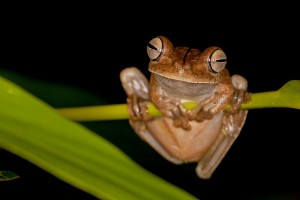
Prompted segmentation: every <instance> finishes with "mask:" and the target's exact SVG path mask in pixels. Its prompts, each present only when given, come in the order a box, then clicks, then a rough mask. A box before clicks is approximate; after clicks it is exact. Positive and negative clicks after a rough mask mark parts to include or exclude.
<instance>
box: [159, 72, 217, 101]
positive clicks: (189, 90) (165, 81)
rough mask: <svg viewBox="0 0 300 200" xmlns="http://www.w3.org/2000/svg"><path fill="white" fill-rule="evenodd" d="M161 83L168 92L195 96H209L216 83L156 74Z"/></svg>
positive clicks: (181, 95)
mask: <svg viewBox="0 0 300 200" xmlns="http://www.w3.org/2000/svg"><path fill="white" fill-rule="evenodd" d="M154 76H155V78H156V80H157V82H158V83H159V85H160V86H161V87H162V88H163V90H165V91H166V92H167V93H168V94H171V95H173V96H178V97H191V98H193V97H195V98H199V97H201V96H209V95H211V94H212V93H213V91H214V89H215V87H216V85H217V84H216V83H192V82H186V81H180V80H175V79H170V78H166V77H164V76H161V75H158V74H154Z"/></svg>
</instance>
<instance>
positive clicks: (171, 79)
mask: <svg viewBox="0 0 300 200" xmlns="http://www.w3.org/2000/svg"><path fill="white" fill-rule="evenodd" d="M147 54H148V56H149V58H150V62H149V66H148V70H149V71H150V73H151V75H150V81H148V79H147V78H146V77H145V75H143V74H142V72H141V71H140V70H139V69H138V68H136V67H128V68H125V69H123V70H122V71H121V73H120V79H121V83H122V86H123V88H124V90H125V92H126V94H127V97H128V98H127V102H128V111H129V114H130V117H129V123H130V125H131V126H132V128H133V129H134V131H135V132H136V133H137V135H138V136H139V137H140V138H141V139H143V140H144V141H146V142H147V143H148V144H149V145H150V146H152V147H153V148H154V149H155V150H156V151H157V152H158V153H159V154H160V155H162V156H163V157H164V158H165V159H167V160H169V161H170V162H172V163H174V164H182V163H189V162H197V166H196V173H197V175H198V176H199V177H200V178H202V179H209V178H210V177H211V176H212V174H213V172H214V171H215V169H216V168H217V166H218V165H219V164H220V162H221V160H222V159H223V158H224V156H225V154H226V153H227V152H228V150H229V149H230V147H231V146H232V144H233V142H234V141H235V139H236V138H237V137H238V135H239V133H240V131H241V129H242V127H243V126H244V122H245V120H246V117H247V112H248V111H247V110H242V109H240V105H241V104H242V103H243V102H246V101H249V100H250V98H251V93H250V92H247V86H248V82H247V80H246V79H245V78H244V77H242V76H241V75H233V76H230V74H229V72H228V70H227V69H226V68H225V66H226V63H227V57H226V54H225V53H224V51H223V50H222V49H221V48H219V47H216V46H212V47H209V48H207V49H205V50H204V51H200V50H198V49H196V48H188V47H173V44H172V43H171V41H170V40H169V39H168V38H167V37H164V36H158V37H155V38H154V39H152V40H151V41H150V42H149V44H148V45H147ZM150 102H151V103H153V104H154V106H155V107H156V108H157V109H158V110H159V111H160V112H161V114H162V115H161V116H160V117H151V116H150V115H149V113H148V110H147V108H148V106H149V104H150ZM184 102H196V103H197V106H196V107H195V108H194V109H192V110H188V109H186V108H185V107H184V106H183V104H182V103H184ZM227 105H230V108H229V109H227V108H226V107H227Z"/></svg>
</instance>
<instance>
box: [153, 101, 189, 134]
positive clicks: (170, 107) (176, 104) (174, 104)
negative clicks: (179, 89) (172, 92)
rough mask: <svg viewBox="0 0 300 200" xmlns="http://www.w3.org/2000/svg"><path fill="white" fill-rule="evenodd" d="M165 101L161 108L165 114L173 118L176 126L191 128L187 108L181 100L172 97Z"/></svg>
mask: <svg viewBox="0 0 300 200" xmlns="http://www.w3.org/2000/svg"><path fill="white" fill-rule="evenodd" d="M163 101H164V105H163V106H162V108H160V109H159V110H160V112H161V113H162V114H163V116H165V117H168V118H171V119H172V120H173V125H174V126H175V127H178V128H183V129H185V130H190V129H191V125H190V123H189V121H190V120H189V118H188V116H187V110H186V109H185V108H184V107H183V105H182V104H181V102H180V101H177V100H172V99H165V100H163Z"/></svg>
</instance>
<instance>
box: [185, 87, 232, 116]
mask: <svg viewBox="0 0 300 200" xmlns="http://www.w3.org/2000/svg"><path fill="white" fill-rule="evenodd" d="M233 93H234V89H233V86H232V85H231V84H219V85H218V86H217V87H216V89H215V91H214V93H212V94H211V95H209V96H207V97H205V98H204V97H203V98H201V100H199V101H198V102H197V104H198V105H197V107H196V108H194V109H192V110H189V111H188V117H189V119H190V120H195V121H198V122H201V121H203V120H207V119H211V118H212V117H213V116H215V115H216V114H218V113H219V112H221V111H222V110H223V109H224V108H225V107H226V106H227V104H228V103H229V102H230V100H231V98H232V95H233Z"/></svg>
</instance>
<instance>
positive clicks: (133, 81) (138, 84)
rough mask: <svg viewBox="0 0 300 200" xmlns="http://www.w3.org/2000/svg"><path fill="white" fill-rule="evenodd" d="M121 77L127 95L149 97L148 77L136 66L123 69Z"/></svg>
mask: <svg viewBox="0 0 300 200" xmlns="http://www.w3.org/2000/svg"><path fill="white" fill-rule="evenodd" d="M120 79H121V83H122V86H123V88H124V90H125V92H126V94H127V96H132V95H133V94H136V95H137V96H139V97H141V98H143V99H148V98H149V83H148V80H147V78H146V77H145V76H144V75H143V74H142V72H141V71H140V70H139V69H137V68H136V67H128V68H125V69H123V70H122V71H121V73H120Z"/></svg>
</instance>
